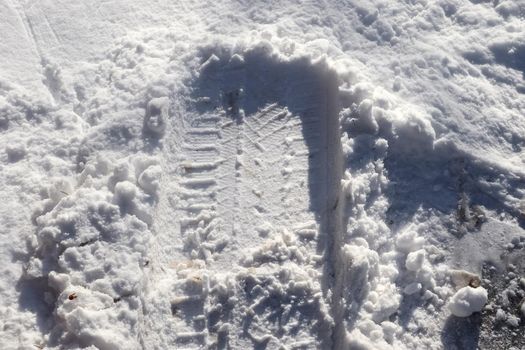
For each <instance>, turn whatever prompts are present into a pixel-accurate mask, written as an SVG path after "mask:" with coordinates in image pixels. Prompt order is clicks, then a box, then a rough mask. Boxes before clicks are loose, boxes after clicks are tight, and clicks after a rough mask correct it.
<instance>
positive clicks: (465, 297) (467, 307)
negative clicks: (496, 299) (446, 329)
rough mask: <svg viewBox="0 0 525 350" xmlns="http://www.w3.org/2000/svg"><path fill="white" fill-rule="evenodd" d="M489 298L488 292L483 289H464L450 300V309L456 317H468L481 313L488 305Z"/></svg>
mask: <svg viewBox="0 0 525 350" xmlns="http://www.w3.org/2000/svg"><path fill="white" fill-rule="evenodd" d="M487 298H488V296H487V290H486V289H485V288H483V287H478V288H472V287H469V286H467V287H463V288H461V289H460V290H458V291H457V292H456V294H454V296H453V297H452V299H450V303H449V304H448V308H449V310H450V311H451V312H452V314H453V315H454V316H457V317H468V316H470V315H472V313H474V312H479V311H481V309H482V308H483V306H485V304H486V303H487Z"/></svg>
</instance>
